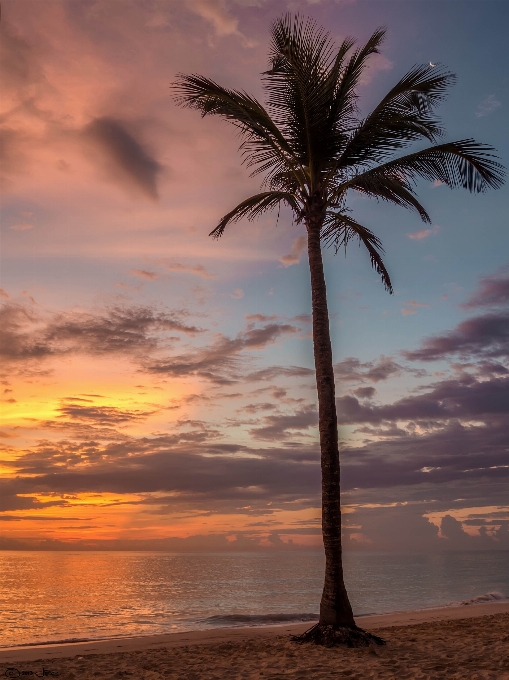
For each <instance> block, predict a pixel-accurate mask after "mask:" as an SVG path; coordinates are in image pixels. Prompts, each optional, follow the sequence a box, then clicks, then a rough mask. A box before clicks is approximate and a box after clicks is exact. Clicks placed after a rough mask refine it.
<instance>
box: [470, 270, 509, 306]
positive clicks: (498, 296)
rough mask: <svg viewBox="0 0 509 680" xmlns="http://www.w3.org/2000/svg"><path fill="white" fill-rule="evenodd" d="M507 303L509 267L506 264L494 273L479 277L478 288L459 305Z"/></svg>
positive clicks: (508, 301) (508, 296)
mask: <svg viewBox="0 0 509 680" xmlns="http://www.w3.org/2000/svg"><path fill="white" fill-rule="evenodd" d="M498 305H509V268H508V267H507V266H506V267H504V268H503V269H501V270H500V271H498V272H497V273H496V274H493V275H491V276H485V277H484V278H482V279H481V281H480V285H479V288H478V290H476V291H475V292H474V293H473V295H471V296H470V298H469V299H468V300H467V301H466V302H465V303H464V304H462V305H460V307H462V308H463V309H475V308H477V307H494V306H498Z"/></svg>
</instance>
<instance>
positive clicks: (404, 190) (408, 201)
mask: <svg viewBox="0 0 509 680" xmlns="http://www.w3.org/2000/svg"><path fill="white" fill-rule="evenodd" d="M348 188H350V189H355V190H356V191H359V192H360V193H362V194H365V195H366V196H369V197H370V198H377V199H381V200H383V201H387V202H389V203H393V204H394V205H399V206H401V207H402V208H410V209H412V210H415V211H416V212H417V213H418V214H419V216H420V218H421V219H422V221H423V222H426V223H428V224H430V223H431V218H430V216H429V215H428V213H427V211H426V209H425V208H424V207H423V206H422V205H421V203H420V202H419V201H418V200H417V198H416V197H415V193H414V190H413V188H412V186H411V184H410V183H409V182H407V181H406V180H405V178H404V176H403V174H402V173H401V174H398V173H385V174H383V173H380V174H377V173H374V174H370V173H363V174H362V175H359V176H357V177H356V178H355V181H354V183H353V184H350V183H348ZM345 193H346V190H345V184H339V185H338V187H337V188H336V191H332V192H331V205H333V206H334V205H335V204H337V203H341V202H342V201H343V200H344V196H345Z"/></svg>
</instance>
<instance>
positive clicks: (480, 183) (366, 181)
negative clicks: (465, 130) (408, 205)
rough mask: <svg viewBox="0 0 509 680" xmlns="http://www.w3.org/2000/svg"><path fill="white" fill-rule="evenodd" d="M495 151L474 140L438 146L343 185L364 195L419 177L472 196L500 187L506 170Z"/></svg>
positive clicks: (407, 156)
mask: <svg viewBox="0 0 509 680" xmlns="http://www.w3.org/2000/svg"><path fill="white" fill-rule="evenodd" d="M493 151H494V149H493V148H492V147H491V146H487V145H486V144H480V143H479V142H476V141H475V140H473V139H463V140H460V141H458V142H447V143H445V144H437V145H435V146H431V147H429V148H427V149H423V150H422V151H417V152H415V153H412V154H408V155H406V156H402V157H401V158H396V159H395V160H393V161H389V162H387V163H384V164H382V165H379V166H377V167H375V168H372V169H370V170H367V171H366V172H363V173H361V174H360V175H357V176H355V177H353V178H352V179H350V180H348V181H347V182H344V183H343V184H342V188H343V190H345V189H347V188H353V189H356V188H358V189H360V190H361V191H362V190H364V191H366V192H369V191H370V187H373V188H374V189H375V188H376V187H377V186H379V185H380V184H383V181H384V180H385V179H388V178H389V179H393V180H400V181H403V180H404V181H405V182H409V181H412V182H415V181H416V180H417V178H418V177H422V178H423V179H426V180H429V181H430V182H433V181H435V180H437V181H439V182H442V183H443V184H447V186H449V187H450V188H451V189H455V188H457V187H462V188H464V189H468V190H469V191H470V192H472V193H484V192H485V191H486V190H487V189H488V188H490V187H491V188H493V189H498V188H499V187H500V186H502V184H503V181H504V176H505V168H504V167H503V166H502V165H501V164H500V163H498V162H497V161H496V160H494V159H495V158H496V156H494V154H493V153H492V152H493Z"/></svg>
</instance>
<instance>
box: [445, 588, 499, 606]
mask: <svg viewBox="0 0 509 680" xmlns="http://www.w3.org/2000/svg"><path fill="white" fill-rule="evenodd" d="M508 599H509V598H507V597H506V596H505V595H504V593H500V592H498V591H496V590H495V591H493V592H492V593H484V594H483V595H477V597H473V598H472V599H470V600H461V602H448V603H447V606H448V607H465V606H467V605H469V604H486V603H487V602H505V601H506V600H508Z"/></svg>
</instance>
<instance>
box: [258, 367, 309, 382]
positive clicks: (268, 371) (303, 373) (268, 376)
mask: <svg viewBox="0 0 509 680" xmlns="http://www.w3.org/2000/svg"><path fill="white" fill-rule="evenodd" d="M314 375H315V372H314V370H313V369H311V368H304V366H269V367H267V368H262V369H260V370H259V371H254V372H253V373H249V375H247V376H246V380H253V381H256V380H274V379H275V378H310V377H311V376H313V377H314Z"/></svg>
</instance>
